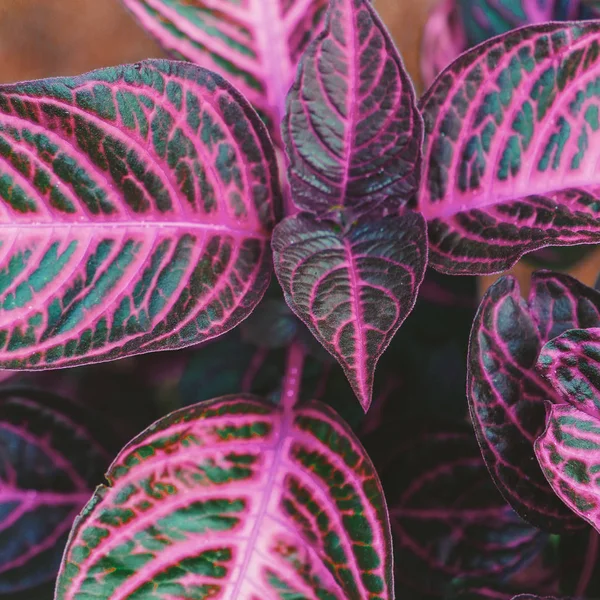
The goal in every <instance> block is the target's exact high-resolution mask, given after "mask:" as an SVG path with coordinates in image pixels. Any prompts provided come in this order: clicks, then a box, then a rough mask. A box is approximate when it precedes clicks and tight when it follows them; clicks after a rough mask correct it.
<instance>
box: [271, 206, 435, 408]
mask: <svg viewBox="0 0 600 600" xmlns="http://www.w3.org/2000/svg"><path fill="white" fill-rule="evenodd" d="M273 254H274V262H275V272H276V274H277V277H278V279H279V281H280V283H281V286H282V288H283V290H284V293H285V298H286V301H287V302H288V304H289V305H290V307H291V308H292V310H293V311H294V312H295V313H296V315H297V316H298V317H299V318H300V319H301V320H302V321H303V322H304V323H305V324H306V325H307V327H308V328H309V329H310V331H311V332H312V333H313V334H314V335H315V337H316V338H317V339H318V340H319V341H320V342H321V344H323V346H324V347H325V348H326V349H327V350H328V351H329V352H330V353H331V354H332V355H333V356H334V357H335V358H336V359H337V360H338V362H339V363H340V365H341V366H342V368H343V369H344V372H345V373H346V376H347V377H348V380H349V381H350V385H351V386H352V388H353V389H354V392H355V394H356V396H357V397H358V399H359V400H360V402H361V404H362V406H363V408H364V409H365V410H367V409H368V407H369V405H370V404H371V397H372V390H373V379H374V373H375V366H376V364H377V361H378V360H379V358H380V357H381V355H382V354H383V352H384V351H385V349H386V348H387V347H388V345H389V343H390V341H391V340H392V338H393V336H394V334H395V333H396V332H397V331H398V329H399V327H400V325H401V324H402V323H403V321H404V320H405V319H406V317H407V316H408V315H409V313H410V311H411V310H412V308H413V306H414V304H415V301H416V297H417V293H418V289H419V286H420V285H421V282H422V281H423V277H424V275H425V268H426V265H427V243H426V232H425V222H424V220H423V219H422V217H421V216H420V215H418V214H415V213H408V214H406V215H404V216H395V217H392V216H389V217H387V218H382V219H379V220H375V221H364V222H358V223H357V224H355V225H354V226H353V227H351V228H349V229H348V230H347V231H345V232H344V231H342V230H340V228H339V227H337V226H336V225H334V224H332V223H330V222H327V221H319V220H317V219H316V218H314V217H312V216H310V215H308V214H306V213H302V214H300V215H298V216H296V217H291V218H287V219H285V220H284V221H283V222H282V223H280V224H279V225H278V226H277V227H276V228H275V231H274V234H273Z"/></svg>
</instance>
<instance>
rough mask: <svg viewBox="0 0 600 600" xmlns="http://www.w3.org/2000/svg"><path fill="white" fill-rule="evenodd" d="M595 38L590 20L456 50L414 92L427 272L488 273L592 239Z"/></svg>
mask: <svg viewBox="0 0 600 600" xmlns="http://www.w3.org/2000/svg"><path fill="white" fill-rule="evenodd" d="M599 41H600V23H598V22H592V21H588V22H582V23H580V24H574V23H571V24H565V25H559V24H547V25H538V26H531V27H528V28H523V29H520V30H518V31H514V32H511V33H508V34H505V35H504V36H502V37H499V38H494V39H493V40H490V41H488V42H485V43H483V44H481V45H479V46H477V47H476V48H474V49H473V50H471V51H469V52H467V53H465V54H463V55H462V56H461V57H460V58H459V59H457V60H456V61H455V62H454V63H453V64H452V65H450V67H448V68H447V69H446V70H445V71H444V73H443V74H442V75H440V77H439V78H438V79H437V80H436V82H435V83H434V84H433V86H432V87H431V88H430V89H429V91H428V92H427V93H426V94H425V95H424V97H423V99H422V100H421V108H422V110H423V115H424V119H425V146H424V159H423V164H424V170H423V177H422V179H421V189H420V193H419V200H418V205H419V209H420V210H421V212H422V214H423V215H424V216H425V218H426V219H427V220H428V222H429V239H430V260H431V264H432V266H433V267H434V268H436V269H439V270H441V271H442V272H445V273H450V274H465V273H469V274H474V273H480V274H481V273H494V272H500V271H502V270H505V269H507V268H509V267H510V266H511V265H513V264H514V263H515V262H516V261H517V260H518V259H519V258H520V257H521V256H523V255H524V254H526V253H528V252H531V251H533V250H537V249H539V248H543V247H546V246H572V245H580V244H593V243H598V241H600V203H599V202H598V193H597V191H598V189H599V182H598V180H597V173H598V171H597V169H596V164H597V162H598V158H597V151H598V148H600V143H598V140H599V138H600V125H599V123H600V121H599V120H597V119H596V116H597V115H598V111H599V105H598V102H597V97H596V95H595V94H594V93H593V91H592V88H591V87H590V84H589V82H590V81H595V78H596V77H598V76H600V53H598V52H597V48H598V44H599Z"/></svg>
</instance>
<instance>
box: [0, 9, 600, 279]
mask: <svg viewBox="0 0 600 600" xmlns="http://www.w3.org/2000/svg"><path fill="white" fill-rule="evenodd" d="M436 2H437V0H375V5H376V7H377V9H378V11H379V13H380V14H381V16H382V17H383V19H384V21H385V22H386V23H387V25H388V27H389V28H390V30H391V32H392V34H393V36H394V38H395V40H396V43H397V44H398V47H399V49H400V51H401V53H402V55H403V57H404V61H405V63H406V66H407V67H408V69H409V71H410V72H411V75H412V76H413V78H414V79H415V81H416V83H417V87H419V85H420V81H419V75H418V72H419V68H418V67H419V47H420V40H421V34H422V30H423V24H424V22H425V20H426V17H427V14H428V12H429V11H430V10H431V7H432V6H434V5H435V3H436ZM159 56H163V53H162V52H161V50H160V48H159V47H158V46H157V45H156V44H155V43H154V42H153V41H152V40H151V39H150V38H149V37H147V36H146V35H145V34H144V32H143V31H142V30H141V29H140V28H139V27H138V25H137V23H136V22H135V21H134V20H133V18H132V17H131V16H130V15H129V14H128V13H127V12H126V11H125V9H124V8H123V6H122V5H121V3H120V0H0V83H1V82H11V81H22V80H24V79H35V78H41V77H50V76H53V75H75V74H78V73H83V72H85V71H90V70H92V69H95V68H99V67H104V66H109V65H116V64H120V63H127V62H135V61H137V60H141V59H144V58H155V57H159ZM517 271H518V274H519V275H520V276H521V277H522V278H523V280H524V281H523V283H524V284H525V286H524V287H527V285H526V282H527V281H528V279H529V277H528V269H527V268H526V267H524V266H520V267H519V268H518V269H517ZM598 271H600V251H599V252H598V253H596V254H595V255H594V256H593V257H592V258H590V259H588V260H587V261H586V262H585V263H583V264H581V265H579V267H578V268H577V269H575V272H574V274H576V275H577V276H579V277H580V278H581V279H582V280H584V281H585V282H586V283H588V284H589V283H592V282H593V281H594V279H595V277H596V275H597V274H598ZM486 281H489V280H486Z"/></svg>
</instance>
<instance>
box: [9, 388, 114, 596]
mask: <svg viewBox="0 0 600 600" xmlns="http://www.w3.org/2000/svg"><path fill="white" fill-rule="evenodd" d="M98 423H99V422H98V420H97V418H96V419H95V421H94V420H91V419H90V417H89V415H88V414H87V413H86V412H85V411H83V410H82V409H81V408H78V407H77V406H76V405H74V404H71V403H69V402H66V401H64V400H62V399H61V398H58V397H55V396H53V395H51V394H48V393H43V392H32V391H30V390H11V389H3V390H2V391H1V392H0V596H3V595H8V596H10V597H11V598H12V597H13V596H15V597H16V594H17V592H19V591H21V590H22V591H24V592H25V591H26V590H27V591H28V593H29V594H32V593H33V592H32V591H31V588H34V587H36V586H38V585H40V584H42V583H44V582H49V581H51V580H53V579H54V578H55V577H56V573H57V572H58V567H59V564H60V560H61V556H62V553H63V550H64V547H65V545H66V542H67V537H68V533H69V530H70V528H71V525H72V524H73V520H74V519H75V517H76V516H77V514H78V513H79V511H80V510H81V508H82V507H83V506H84V505H85V503H86V502H87V501H88V500H89V498H90V496H91V495H92V490H93V488H94V484H95V483H96V482H97V481H99V480H100V478H101V477H102V474H103V472H104V469H105V467H106V466H107V465H108V463H109V455H108V454H107V452H106V450H105V449H104V446H103V445H100V440H102V441H104V440H105V439H106V435H105V434H103V433H102V430H101V429H100V428H99V427H98ZM28 597H32V596H31V595H29V596H28Z"/></svg>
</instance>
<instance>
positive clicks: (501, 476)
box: [467, 271, 600, 532]
mask: <svg viewBox="0 0 600 600" xmlns="http://www.w3.org/2000/svg"><path fill="white" fill-rule="evenodd" d="M598 325H600V294H599V293H598V292H596V291H595V290H593V289H591V288H588V287H586V286H585V285H583V284H581V283H579V282H578V281H577V280H575V279H573V278H571V277H568V276H566V275H558V274H552V273H550V272H547V271H546V272H544V271H542V272H538V273H536V274H534V276H533V280H532V291H531V294H530V297H529V301H528V302H526V301H525V300H524V299H522V298H521V295H520V291H519V288H518V285H517V283H516V281H515V280H514V279H513V278H512V277H503V278H501V279H500V280H499V281H497V282H496V283H495V284H494V285H492V286H491V287H490V289H489V290H488V292H487V293H486V294H485V296H484V298H483V300H482V302H481V306H480V307H479V311H478V313H477V316H476V317H475V321H474V323H473V328H472V331H471V340H470V347H469V357H468V364H469V370H468V376H467V397H468V401H469V409H470V413H471V419H472V422H473V426H474V428H475V433H476V436H477V440H478V441H479V444H480V447H481V451H482V454H483V457H484V459H485V462H486V464H487V466H488V468H489V470H490V473H491V475H492V478H493V479H494V482H495V483H496V485H497V486H498V488H499V489H500V491H501V492H502V494H503V496H504V497H505V498H506V500H507V501H508V502H509V503H510V504H511V506H512V507H513V508H514V509H515V510H516V511H517V512H518V513H519V514H520V515H521V517H523V518H524V519H526V520H527V521H529V522H531V523H532V524H534V525H536V526H538V527H541V528H543V529H546V530H549V531H557V532H559V531H563V530H568V529H571V528H573V527H575V526H577V525H578V520H577V519H576V518H574V515H573V514H572V513H571V512H570V511H568V510H567V509H566V507H565V506H564V504H563V503H562V502H561V501H560V500H559V499H558V498H557V497H556V495H555V494H554V492H553V491H552V489H551V488H550V487H549V486H548V484H547V482H546V479H545V477H544V475H543V473H542V471H541V469H540V467H539V465H538V463H537V461H536V460H535V455H534V449H533V445H534V442H535V440H536V439H537V437H538V436H539V435H540V434H541V433H542V431H543V429H544V420H545V408H544V403H545V402H546V401H552V402H558V403H560V402H562V400H561V398H560V395H559V393H558V391H557V390H556V389H555V388H554V387H553V386H552V385H550V384H549V383H548V382H547V381H546V380H545V379H544V378H543V377H542V376H541V375H540V373H539V372H538V371H537V370H536V363H537V359H538V356H539V353H540V351H541V350H542V346H543V344H544V343H545V342H546V341H547V340H550V339H552V338H554V337H556V336H558V335H560V334H562V333H563V332H565V331H566V330H568V329H572V328H574V327H593V326H598Z"/></svg>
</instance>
